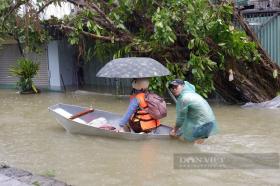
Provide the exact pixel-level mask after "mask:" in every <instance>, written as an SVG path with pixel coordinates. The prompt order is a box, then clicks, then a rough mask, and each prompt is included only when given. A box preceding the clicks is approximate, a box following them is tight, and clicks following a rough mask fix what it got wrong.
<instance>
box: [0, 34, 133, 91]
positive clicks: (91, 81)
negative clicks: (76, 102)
mask: <svg viewBox="0 0 280 186" xmlns="http://www.w3.org/2000/svg"><path fill="white" fill-rule="evenodd" d="M21 57H22V56H21V54H20V50H19V47H18V45H17V43H16V42H15V41H13V40H8V41H5V42H4V43H3V44H2V46H1V47H0V88H14V87H15V85H16V82H17V80H18V79H17V78H15V77H12V76H10V74H9V68H10V67H11V66H13V65H15V64H16V60H17V59H19V58H21ZM26 57H28V58H30V59H32V60H33V61H34V62H38V63H40V70H39V72H38V75H37V76H36V77H35V78H34V79H33V80H34V83H35V85H36V86H38V87H39V88H41V89H47V90H52V91H65V89H66V90H73V89H74V90H75V89H86V90H94V91H98V90H102V92H107V93H113V94H115V93H117V94H127V93H129V89H130V82H129V80H118V79H107V78H97V77H96V74H97V72H98V70H99V69H100V68H102V67H103V66H104V65H105V62H103V61H98V60H97V59H93V60H92V61H91V62H89V63H85V62H78V61H77V50H76V48H75V47H74V46H71V45H69V44H68V43H67V41H66V40H65V39H61V40H55V41H51V42H50V43H48V44H46V45H45V46H42V52H41V53H39V54H38V53H30V54H26ZM106 62H107V61H106ZM79 76H82V77H79ZM80 78H82V79H83V84H81V82H80V81H79V80H80Z"/></svg>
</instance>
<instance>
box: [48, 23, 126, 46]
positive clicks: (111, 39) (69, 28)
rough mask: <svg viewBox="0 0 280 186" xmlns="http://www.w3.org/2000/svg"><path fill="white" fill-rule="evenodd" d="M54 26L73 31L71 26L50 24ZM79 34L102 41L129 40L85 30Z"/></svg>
mask: <svg viewBox="0 0 280 186" xmlns="http://www.w3.org/2000/svg"><path fill="white" fill-rule="evenodd" d="M52 26H54V27H57V28H60V29H66V30H71V31H74V30H75V28H73V27H71V26H65V25H52ZM81 34H83V35H85V36H89V37H91V38H94V39H98V40H103V41H110V42H112V41H116V42H124V43H127V42H130V40H127V39H126V38H114V37H110V36H99V35H96V34H93V33H90V32H86V31H81Z"/></svg>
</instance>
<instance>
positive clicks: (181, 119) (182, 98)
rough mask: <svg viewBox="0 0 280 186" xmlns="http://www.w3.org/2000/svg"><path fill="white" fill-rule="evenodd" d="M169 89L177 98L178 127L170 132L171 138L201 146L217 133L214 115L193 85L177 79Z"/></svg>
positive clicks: (170, 84) (171, 83)
mask: <svg viewBox="0 0 280 186" xmlns="http://www.w3.org/2000/svg"><path fill="white" fill-rule="evenodd" d="M169 89H171V92H172V94H173V95H174V96H175V97H176V98H177V103H176V125H175V127H174V129H173V130H172V131H171V132H170V135H171V136H174V137H180V138H181V139H183V140H187V141H194V142H195V143H199V144H201V143H203V142H204V139H205V138H208V136H209V135H212V134H214V133H216V131H217V124H216V119H215V116H214V113H213V111H212V109H211V107H210V106H209V104H208V103H207V101H206V100H205V99H203V98H202V97H201V96H200V95H199V94H197V93H196V92H195V87H194V86H193V85H192V84H190V83H189V82H187V81H183V80H180V79H175V80H173V81H171V82H170V83H169ZM178 129H180V131H178Z"/></svg>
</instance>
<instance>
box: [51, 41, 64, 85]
mask: <svg viewBox="0 0 280 186" xmlns="http://www.w3.org/2000/svg"><path fill="white" fill-rule="evenodd" d="M58 45H59V44H58V41H51V42H50V43H49V44H48V58H49V77H50V89H51V90H62V87H61V86H62V84H61V81H60V72H59V50H58Z"/></svg>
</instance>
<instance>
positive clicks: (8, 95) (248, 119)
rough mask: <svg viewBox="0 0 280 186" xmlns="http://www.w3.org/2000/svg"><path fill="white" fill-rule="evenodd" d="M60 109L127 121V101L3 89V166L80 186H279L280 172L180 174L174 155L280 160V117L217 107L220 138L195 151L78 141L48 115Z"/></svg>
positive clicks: (183, 146)
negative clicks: (79, 109)
mask: <svg viewBox="0 0 280 186" xmlns="http://www.w3.org/2000/svg"><path fill="white" fill-rule="evenodd" d="M57 103H67V104H74V105H80V106H85V107H88V106H91V105H93V107H94V108H98V109H102V110H106V111H110V112H116V113H119V114H122V113H124V112H125V111H126V109H127V106H128V98H127V97H123V98H118V97H116V96H103V95H97V94H90V95H88V94H83V93H75V92H73V93H67V94H64V93H56V92H43V93H41V94H39V95H19V94H17V93H16V92H15V90H0V118H1V119H0V163H6V164H8V165H11V166H14V167H18V168H21V169H25V170H27V171H30V172H32V173H35V174H40V175H48V174H50V173H51V174H53V175H54V176H55V178H56V179H58V180H61V181H65V182H66V183H68V184H72V185H76V186H92V185H115V184H119V185H191V184H193V185H206V184H207V185H215V186H216V185H234V186H235V185H280V176H279V175H280V170H279V169H247V170H246V169H226V170H215V169H185V170H184V169H183V170H178V169H174V168H173V157H174V154H175V153H216V152H219V153H266V152H267V153H280V145H279V144H280V139H279V136H280V114H279V110H262V109H242V108H240V107H239V106H229V105H222V104H215V105H212V107H213V110H214V112H215V114H216V117H217V121H218V124H219V130H220V132H219V134H218V135H216V136H214V137H211V138H209V139H208V140H207V141H206V142H205V143H204V144H203V145H193V144H190V143H184V142H180V141H176V140H145V141H126V140H118V139H111V138H104V137H95V136H83V135H72V134H69V133H67V132H66V131H65V130H64V129H63V128H62V127H61V126H60V125H59V124H58V123H57V122H56V120H55V119H54V118H53V117H52V116H51V115H50V114H49V112H48V107H49V106H51V105H54V104H57ZM174 122H175V105H174V104H172V105H168V117H167V118H165V119H164V120H162V123H165V124H169V125H170V126H172V125H173V123H174ZM275 163H279V162H275Z"/></svg>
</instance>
